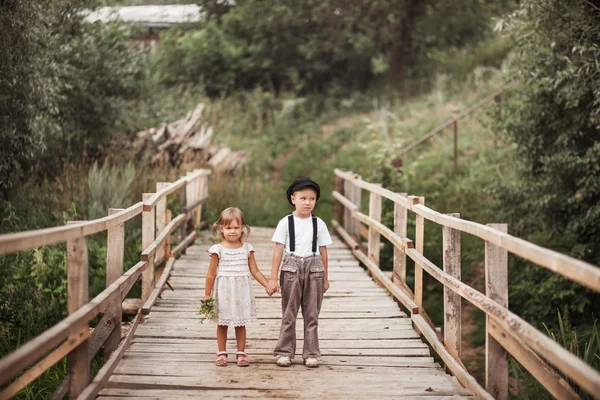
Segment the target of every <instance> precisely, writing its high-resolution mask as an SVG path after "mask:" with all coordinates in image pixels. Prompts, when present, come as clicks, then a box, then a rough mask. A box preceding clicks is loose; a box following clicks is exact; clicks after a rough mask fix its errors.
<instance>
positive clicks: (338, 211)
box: [334, 175, 346, 229]
mask: <svg viewBox="0 0 600 400" xmlns="http://www.w3.org/2000/svg"><path fill="white" fill-rule="evenodd" d="M335 190H336V192H338V193H339V194H341V195H342V196H344V178H341V177H339V176H337V175H336V176H335ZM344 208H345V207H344V206H343V205H342V203H340V202H339V201H336V202H335V213H334V215H335V219H336V220H337V222H339V223H340V224H343V223H344ZM345 228H346V227H344V229H345Z"/></svg>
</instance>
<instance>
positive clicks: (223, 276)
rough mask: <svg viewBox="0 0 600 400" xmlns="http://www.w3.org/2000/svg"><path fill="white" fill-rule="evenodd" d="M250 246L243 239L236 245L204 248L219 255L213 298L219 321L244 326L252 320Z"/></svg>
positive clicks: (222, 323)
mask: <svg viewBox="0 0 600 400" xmlns="http://www.w3.org/2000/svg"><path fill="white" fill-rule="evenodd" d="M252 251H254V249H253V248H252V246H251V245H250V244H248V243H244V245H243V246H242V247H240V248H239V249H228V248H226V247H223V246H221V245H220V244H215V245H214V246H212V247H211V248H210V249H208V252H209V253H210V254H211V255H212V254H216V255H218V256H219V265H218V267H217V277H216V279H215V284H214V286H213V298H214V299H215V310H216V312H217V319H218V322H217V323H218V324H219V325H227V326H245V325H248V324H249V323H252V322H256V302H255V300H254V291H253V289H252V277H251V276H250V267H249V266H248V258H249V257H250V252H252Z"/></svg>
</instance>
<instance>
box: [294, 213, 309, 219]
mask: <svg viewBox="0 0 600 400" xmlns="http://www.w3.org/2000/svg"><path fill="white" fill-rule="evenodd" d="M292 215H293V216H294V217H295V218H298V219H309V218H311V217H312V216H313V214H312V213H310V214H309V215H308V217H306V218H303V217H299V216H297V215H296V211H294V212H292Z"/></svg>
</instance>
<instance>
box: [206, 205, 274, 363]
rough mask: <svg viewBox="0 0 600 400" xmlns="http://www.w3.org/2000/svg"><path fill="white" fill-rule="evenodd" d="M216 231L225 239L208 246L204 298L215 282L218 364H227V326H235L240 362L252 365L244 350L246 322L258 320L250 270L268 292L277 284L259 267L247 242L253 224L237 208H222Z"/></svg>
mask: <svg viewBox="0 0 600 400" xmlns="http://www.w3.org/2000/svg"><path fill="white" fill-rule="evenodd" d="M213 234H214V235H215V236H218V234H220V235H221V237H222V238H223V240H222V241H221V243H220V244H216V245H214V246H212V247H211V248H210V249H208V252H209V253H210V266H209V268H208V273H207V275H206V285H205V296H204V298H203V299H202V300H208V299H210V297H211V293H213V285H214V299H215V311H216V316H217V319H218V320H217V324H218V325H217V345H218V347H219V352H218V353H217V362H216V364H217V366H219V367H224V366H226V365H227V351H226V346H227V328H228V327H229V326H234V327H235V339H236V342H237V350H238V351H237V353H236V356H237V365H238V366H240V367H246V366H248V365H249V363H248V358H247V356H246V353H245V352H244V350H245V348H246V325H247V324H249V323H251V322H255V321H256V304H255V302H254V292H253V290H252V280H251V279H250V274H252V276H253V277H254V279H256V280H257V281H258V282H259V283H260V284H261V285H262V286H264V287H265V289H266V290H267V294H268V295H269V296H271V295H272V294H273V292H274V291H275V290H276V288H273V287H272V285H269V281H268V280H267V278H266V277H265V276H264V275H263V274H262V273H261V272H260V271H259V270H258V267H257V265H256V260H255V259H254V249H253V248H252V246H251V245H250V244H249V243H244V240H245V239H246V238H247V237H248V235H249V234H250V227H249V226H248V225H247V224H246V222H245V220H244V214H242V212H241V211H240V210H239V209H238V208H235V207H229V208H227V209H225V210H223V212H222V213H221V216H220V217H219V220H218V221H217V222H215V223H214V224H213ZM215 281H216V282H215ZM273 289H275V290H273Z"/></svg>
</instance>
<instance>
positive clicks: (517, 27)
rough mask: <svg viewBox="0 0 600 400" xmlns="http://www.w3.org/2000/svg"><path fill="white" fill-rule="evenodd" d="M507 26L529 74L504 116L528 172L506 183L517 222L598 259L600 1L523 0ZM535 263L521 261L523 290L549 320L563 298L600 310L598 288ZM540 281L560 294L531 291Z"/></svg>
mask: <svg viewBox="0 0 600 400" xmlns="http://www.w3.org/2000/svg"><path fill="white" fill-rule="evenodd" d="M506 29H507V32H509V34H511V35H512V36H513V37H514V38H515V40H516V54H515V55H516V59H515V64H514V68H513V74H514V79H516V80H518V81H520V82H521V85H520V86H519V87H518V88H517V89H515V90H514V91H512V94H510V95H509V96H508V97H507V99H506V100H507V101H505V102H504V103H503V112H502V117H503V118H502V122H501V124H502V127H503V128H504V130H505V132H506V134H507V135H508V137H510V138H511V139H512V140H513V141H514V142H515V143H516V144H517V145H518V152H517V154H518V157H519V163H520V166H521V181H520V182H519V183H518V184H516V185H514V186H513V187H512V188H510V189H511V190H509V191H508V192H506V193H507V194H506V197H507V198H506V199H505V200H506V201H508V200H510V202H511V204H514V205H515V206H516V207H517V210H516V212H515V217H516V218H515V221H514V222H513V224H512V226H514V227H517V229H518V232H517V233H518V234H520V235H521V236H528V237H530V238H533V239H534V240H535V241H538V242H541V244H544V245H551V246H552V247H554V248H555V249H557V250H560V251H563V252H567V253H569V254H571V255H572V256H574V257H577V258H581V259H584V260H586V261H588V262H591V263H594V264H596V265H598V264H600V241H599V240H598V237H600V163H599V160H600V89H599V88H600V65H599V64H598V60H599V59H600V46H599V44H600V2H599V1H577V2H573V1H550V2H548V1H544V0H527V1H523V2H522V3H521V5H520V7H519V8H518V10H517V11H516V12H515V13H514V14H513V15H512V17H511V18H510V19H509V20H508V24H507V25H506ZM538 232H550V233H549V234H546V235H543V236H542V235H540V234H539V233H538ZM532 268H537V267H529V266H522V267H521V268H519V269H517V270H515V275H513V277H514V278H515V286H514V288H515V290H516V291H517V296H521V297H522V299H523V302H524V303H525V304H524V306H525V305H526V306H525V307H524V309H526V310H530V311H532V312H533V313H535V314H534V315H533V316H534V317H535V318H538V319H541V320H544V319H546V320H548V318H545V317H550V316H553V315H554V314H555V312H556V311H555V310H556V308H557V306H559V305H560V304H561V303H562V304H569V306H568V307H569V311H571V312H572V313H575V314H577V315H579V316H580V315H583V314H586V313H589V312H590V311H594V310H595V311H596V313H597V312H598V311H600V309H599V308H598V305H599V304H600V303H599V302H596V303H595V305H594V299H596V300H597V296H596V297H593V296H592V295H591V293H590V292H588V291H585V290H583V289H581V288H580V287H579V286H578V285H574V284H571V283H570V282H566V281H565V280H562V279H558V280H556V279H554V280H551V279H550V278H549V277H548V276H547V275H544V274H541V275H540V273H539V272H535V271H533V269H532ZM524 275H527V276H529V277H534V276H535V277H537V280H536V283H537V287H533V286H532V285H529V287H527V286H526V285H523V284H522V282H524V280H520V279H519V277H522V276H524ZM519 280H520V283H519V282H518V281H519ZM532 289H534V291H535V290H544V291H545V292H546V293H548V294H551V295H552V300H551V301H550V302H548V301H546V300H547V298H542V299H539V298H537V296H531V290H532ZM528 292H529V293H528ZM518 293H521V294H518ZM543 301H545V302H544V303H542V302H543Z"/></svg>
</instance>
